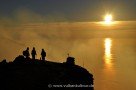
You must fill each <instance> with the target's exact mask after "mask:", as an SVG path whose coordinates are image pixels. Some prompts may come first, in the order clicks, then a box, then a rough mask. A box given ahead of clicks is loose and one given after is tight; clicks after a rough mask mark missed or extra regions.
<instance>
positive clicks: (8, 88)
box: [0, 56, 94, 90]
mask: <svg viewBox="0 0 136 90" xmlns="http://www.w3.org/2000/svg"><path fill="white" fill-rule="evenodd" d="M0 81H1V87H0V90H33V89H34V90H48V89H60V88H63V90H83V88H84V89H85V90H93V89H94V88H93V75H92V74H90V73H89V72H88V71H87V70H86V69H84V68H82V67H81V66H78V65H75V64H74V63H73V61H72V58H71V57H68V58H67V61H66V62H64V63H56V62H50V61H42V60H37V59H36V60H32V59H29V60H28V59H26V58H24V57H23V56H18V57H17V58H16V59H15V60H14V61H13V62H9V63H7V62H6V60H4V61H2V62H1V63H0Z"/></svg>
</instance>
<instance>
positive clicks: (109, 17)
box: [104, 14, 112, 24]
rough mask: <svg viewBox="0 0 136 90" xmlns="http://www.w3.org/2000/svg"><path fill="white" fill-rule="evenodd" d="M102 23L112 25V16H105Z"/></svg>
mask: <svg viewBox="0 0 136 90" xmlns="http://www.w3.org/2000/svg"><path fill="white" fill-rule="evenodd" d="M104 23H105V24H112V15H111V14H107V15H105V17H104Z"/></svg>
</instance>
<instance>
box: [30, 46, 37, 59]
mask: <svg viewBox="0 0 136 90" xmlns="http://www.w3.org/2000/svg"><path fill="white" fill-rule="evenodd" d="M31 55H32V59H34V60H35V56H36V55H37V54H36V50H35V47H33V50H32V51H31Z"/></svg>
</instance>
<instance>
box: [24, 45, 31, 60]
mask: <svg viewBox="0 0 136 90" xmlns="http://www.w3.org/2000/svg"><path fill="white" fill-rule="evenodd" d="M23 55H24V56H25V58H27V59H28V58H29V56H30V53H29V47H27V49H26V50H25V51H23Z"/></svg>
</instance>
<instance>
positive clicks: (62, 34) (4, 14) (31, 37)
mask: <svg viewBox="0 0 136 90" xmlns="http://www.w3.org/2000/svg"><path fill="white" fill-rule="evenodd" d="M0 1H1V2H0V60H2V59H4V58H6V59H8V60H13V58H15V57H16V56H17V55H19V54H22V51H23V50H24V49H26V47H27V46H28V47H30V50H31V49H32V47H33V46H34V47H36V50H37V52H38V53H40V51H41V49H42V48H45V50H46V51H47V56H48V59H51V60H64V59H65V57H67V53H72V55H73V56H77V58H78V56H80V57H79V58H80V59H81V57H84V55H83V54H82V53H86V51H85V50H81V48H87V47H90V46H89V44H88V43H90V39H91V40H92V38H106V37H115V38H116V37H119V38H122V37H127V38H129V37H130V36H131V37H134V38H135V30H136V27H135V26H136V22H135V20H136V9H135V6H136V0H0ZM107 12H110V13H112V14H113V17H114V18H115V20H125V21H124V22H120V23H119V24H117V25H115V26H113V27H105V26H101V25H99V24H96V23H95V22H94V21H101V20H102V16H103V15H104V14H105V13H107ZM126 20H129V22H128V21H126ZM58 21H61V22H58ZM63 21H65V22H63ZM69 21H75V22H69ZM76 21H82V22H76ZM86 21H90V22H86ZM91 21H92V22H91ZM105 30H110V31H109V32H107V31H105ZM118 30H119V32H118ZM123 30H124V31H123ZM127 30H130V31H129V32H127ZM122 31H123V32H122ZM120 34H121V35H120ZM94 42H96V41H94ZM92 45H93V44H92ZM95 46H96V45H95ZM91 49H93V51H95V48H91ZM37 58H40V54H38V56H37Z"/></svg>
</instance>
